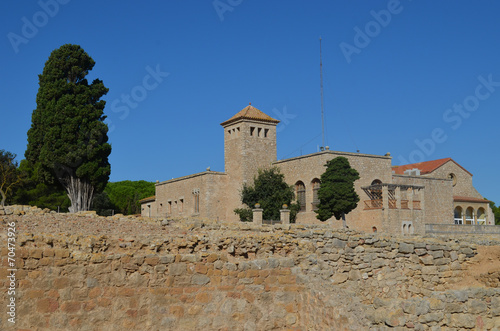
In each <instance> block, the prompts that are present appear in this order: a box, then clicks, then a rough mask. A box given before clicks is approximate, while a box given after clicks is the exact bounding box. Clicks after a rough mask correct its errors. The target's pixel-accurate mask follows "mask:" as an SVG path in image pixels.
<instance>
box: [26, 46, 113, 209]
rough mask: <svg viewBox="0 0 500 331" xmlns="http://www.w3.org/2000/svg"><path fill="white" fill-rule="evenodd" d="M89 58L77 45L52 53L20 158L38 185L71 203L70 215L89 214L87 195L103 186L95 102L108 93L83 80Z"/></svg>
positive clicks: (105, 169) (99, 105)
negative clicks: (60, 190)
mask: <svg viewBox="0 0 500 331" xmlns="http://www.w3.org/2000/svg"><path fill="white" fill-rule="evenodd" d="M94 65H95V62H94V60H93V59H92V58H91V57H90V56H89V55H88V54H87V53H86V52H85V51H84V50H83V49H82V48H81V47H80V46H78V45H71V44H66V45H63V46H61V47H60V48H58V49H56V50H54V51H53V52H52V53H51V54H50V56H49V59H48V60H47V62H46V63H45V67H44V69H43V72H42V74H41V75H39V76H38V77H39V89H38V94H37V96H36V103H37V107H36V109H35V110H34V111H33V114H32V124H31V128H30V129H29V131H28V148H27V150H26V153H25V157H26V159H27V160H28V162H30V164H32V165H33V166H34V167H35V169H36V172H37V174H38V178H39V180H40V181H42V182H46V183H54V182H56V181H58V182H59V183H60V184H61V185H62V186H63V187H64V189H65V190H66V192H67V194H68V197H69V199H70V201H71V207H70V208H69V210H70V212H77V211H81V210H89V209H90V204H91V202H92V198H93V195H94V194H95V193H98V192H101V191H102V190H103V189H104V187H105V186H106V183H107V182H108V179H109V175H110V173H111V166H110V164H109V162H108V156H109V154H110V153H111V145H110V144H109V143H108V136H107V132H108V127H107V125H106V124H105V123H104V119H105V118H106V116H104V106H105V104H106V102H105V101H104V100H100V98H101V97H102V96H104V95H105V94H106V93H107V92H108V89H107V88H106V87H105V86H104V84H103V82H102V81H101V80H99V79H95V80H94V81H93V82H92V84H89V83H88V81H87V79H86V78H85V77H86V76H87V75H88V73H89V71H91V70H92V68H93V67H94Z"/></svg>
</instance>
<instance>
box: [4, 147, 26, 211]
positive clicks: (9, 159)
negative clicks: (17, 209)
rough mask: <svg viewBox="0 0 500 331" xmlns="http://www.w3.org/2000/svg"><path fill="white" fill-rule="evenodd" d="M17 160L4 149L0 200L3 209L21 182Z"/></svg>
mask: <svg viewBox="0 0 500 331" xmlns="http://www.w3.org/2000/svg"><path fill="white" fill-rule="evenodd" d="M15 159H16V155H15V154H13V153H11V152H8V151H5V150H3V149H1V150H0V198H1V206H2V207H3V206H4V205H5V200H7V195H8V194H9V193H10V192H11V191H12V188H13V187H14V186H15V185H18V184H19V182H20V181H21V176H20V174H19V172H18V171H17V162H16V161H15Z"/></svg>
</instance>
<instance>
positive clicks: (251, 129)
mask: <svg viewBox="0 0 500 331" xmlns="http://www.w3.org/2000/svg"><path fill="white" fill-rule="evenodd" d="M254 131H255V127H253V126H251V127H250V135H251V136H253V132H254Z"/></svg>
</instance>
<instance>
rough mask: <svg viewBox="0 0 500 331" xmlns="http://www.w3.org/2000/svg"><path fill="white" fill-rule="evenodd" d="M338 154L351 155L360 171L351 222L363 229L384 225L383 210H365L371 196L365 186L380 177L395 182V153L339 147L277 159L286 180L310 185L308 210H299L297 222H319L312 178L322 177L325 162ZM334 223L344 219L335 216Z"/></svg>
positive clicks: (307, 202) (347, 216)
mask: <svg viewBox="0 0 500 331" xmlns="http://www.w3.org/2000/svg"><path fill="white" fill-rule="evenodd" d="M338 156H343V157H345V158H347V160H348V161H349V164H350V165H351V167H352V168H354V169H356V170H357V171H358V172H359V174H360V179H359V180H357V181H356V182H355V183H354V187H355V190H356V193H357V194H358V196H359V198H360V201H359V203H358V207H357V208H356V209H355V210H353V211H351V212H350V213H349V214H347V215H346V221H347V224H348V225H349V226H350V227H351V228H355V229H358V230H362V231H371V229H372V227H373V226H376V227H377V228H378V229H380V228H381V225H382V223H381V222H382V219H383V218H382V217H381V215H380V213H377V212H374V213H371V212H365V211H364V210H363V208H364V201H365V200H367V199H369V197H368V196H367V194H366V193H365V192H364V191H363V190H362V189H361V187H364V186H369V185H371V183H372V182H373V181H374V180H376V179H378V180H380V181H382V182H384V183H389V182H391V157H390V156H378V155H369V154H361V153H347V152H337V151H330V150H327V151H324V152H320V153H314V154H309V155H304V156H299V157H294V158H291V159H286V160H281V161H278V162H275V163H274V165H276V166H278V167H279V168H280V170H281V172H282V173H283V174H284V175H285V181H286V182H287V183H288V184H289V185H295V183H297V182H298V181H301V182H303V183H304V185H305V189H306V210H305V211H303V212H300V213H298V214H297V223H306V224H318V223H319V221H318V220H317V218H316V213H314V211H313V210H312V202H313V191H312V188H313V187H312V181H313V180H314V179H319V178H320V177H321V175H322V174H323V173H324V172H325V170H326V168H325V164H326V162H327V161H329V160H332V159H334V158H336V157H338ZM330 223H331V226H339V224H340V225H341V224H342V222H338V221H335V220H331V221H330Z"/></svg>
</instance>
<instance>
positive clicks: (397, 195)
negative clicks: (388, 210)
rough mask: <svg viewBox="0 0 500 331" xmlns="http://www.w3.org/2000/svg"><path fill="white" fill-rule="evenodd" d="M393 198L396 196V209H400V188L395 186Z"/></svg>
mask: <svg viewBox="0 0 500 331" xmlns="http://www.w3.org/2000/svg"><path fill="white" fill-rule="evenodd" d="M395 196H396V208H397V209H401V187H399V186H396V191H395Z"/></svg>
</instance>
